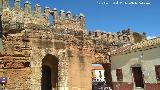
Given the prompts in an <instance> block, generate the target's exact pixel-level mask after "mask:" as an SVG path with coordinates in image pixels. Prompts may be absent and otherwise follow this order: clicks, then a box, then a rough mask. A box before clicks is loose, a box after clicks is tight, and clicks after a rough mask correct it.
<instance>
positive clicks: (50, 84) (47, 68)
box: [41, 54, 58, 90]
mask: <svg viewBox="0 0 160 90" xmlns="http://www.w3.org/2000/svg"><path fill="white" fill-rule="evenodd" d="M41 90H58V58H57V57H56V56H54V55H50V54H48V55H46V56H45V57H44V58H43V59H42V78H41Z"/></svg>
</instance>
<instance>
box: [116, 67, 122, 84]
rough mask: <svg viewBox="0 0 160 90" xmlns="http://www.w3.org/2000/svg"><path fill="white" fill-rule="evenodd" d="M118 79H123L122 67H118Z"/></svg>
mask: <svg viewBox="0 0 160 90" xmlns="http://www.w3.org/2000/svg"><path fill="white" fill-rule="evenodd" d="M116 76H117V81H123V74H122V69H116Z"/></svg>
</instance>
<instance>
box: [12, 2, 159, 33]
mask: <svg viewBox="0 0 160 90" xmlns="http://www.w3.org/2000/svg"><path fill="white" fill-rule="evenodd" d="M10 1H11V3H10V4H11V7H12V6H13V0H10ZM25 1H26V0H21V7H22V8H23V4H24V2H25ZM28 1H30V2H31V4H32V9H34V5H35V4H36V3H39V4H40V5H41V6H42V8H44V7H45V6H49V7H50V8H51V9H53V8H57V10H59V11H60V10H64V11H66V12H67V11H71V12H72V13H73V14H74V15H79V13H80V12H82V13H84V15H85V16H86V27H87V30H96V29H100V30H102V31H106V32H117V31H120V30H122V29H126V28H128V27H130V28H131V29H132V30H133V31H136V32H147V33H148V35H149V36H160V31H159V30H160V10H159V9H160V5H159V4H160V1H159V0H28ZM114 1H119V2H120V1H122V2H123V3H124V2H131V1H132V2H133V1H134V2H137V3H138V2H150V3H151V5H139V4H138V5H124V4H123V5H114V4H112V3H113V2H114ZM102 2H106V3H109V4H108V5H106V4H105V5H102V4H98V3H102Z"/></svg>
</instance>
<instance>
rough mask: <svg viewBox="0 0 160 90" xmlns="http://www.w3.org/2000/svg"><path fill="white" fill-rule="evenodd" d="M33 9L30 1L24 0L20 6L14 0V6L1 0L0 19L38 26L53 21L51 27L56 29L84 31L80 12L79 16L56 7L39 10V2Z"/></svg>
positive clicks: (17, 1) (83, 18)
mask: <svg viewBox="0 0 160 90" xmlns="http://www.w3.org/2000/svg"><path fill="white" fill-rule="evenodd" d="M34 8H35V10H34V11H32V9H31V3H30V2H29V1H26V2H25V3H24V7H23V8H21V7H20V0H14V6H13V7H10V6H9V0H3V1H2V20H4V22H7V23H13V22H21V23H24V26H25V25H26V24H28V23H32V24H35V25H40V26H49V25H50V22H53V27H54V28H56V29H64V30H75V31H85V16H84V15H83V14H82V13H80V14H79V16H74V15H72V13H71V11H68V12H67V13H65V11H64V10H60V12H58V11H57V9H56V8H54V9H53V10H50V8H49V7H45V8H44V12H42V11H41V6H40V5H39V4H36V5H35V7H34ZM50 15H52V16H53V18H54V19H53V20H51V21H49V19H50V18H49V16H50Z"/></svg>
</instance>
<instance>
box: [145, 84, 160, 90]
mask: <svg viewBox="0 0 160 90" xmlns="http://www.w3.org/2000/svg"><path fill="white" fill-rule="evenodd" d="M145 90H160V83H158V84H150V83H146V84H145Z"/></svg>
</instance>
